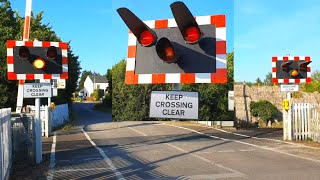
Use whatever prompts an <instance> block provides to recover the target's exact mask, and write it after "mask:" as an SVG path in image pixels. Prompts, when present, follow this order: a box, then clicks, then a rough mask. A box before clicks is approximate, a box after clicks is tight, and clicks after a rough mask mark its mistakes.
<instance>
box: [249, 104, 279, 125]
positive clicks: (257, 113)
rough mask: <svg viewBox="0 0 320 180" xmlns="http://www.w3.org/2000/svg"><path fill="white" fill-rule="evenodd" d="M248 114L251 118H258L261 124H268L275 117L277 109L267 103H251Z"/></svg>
mask: <svg viewBox="0 0 320 180" xmlns="http://www.w3.org/2000/svg"><path fill="white" fill-rule="evenodd" d="M250 112H251V115H252V116H254V117H258V118H260V119H261V120H262V121H263V122H265V123H268V122H269V121H272V120H273V119H274V118H275V117H276V115H277V113H278V109H277V108H276V107H275V106H274V105H273V104H272V103H270V102H269V101H265V100H263V101H258V102H254V101H252V102H251V103H250Z"/></svg>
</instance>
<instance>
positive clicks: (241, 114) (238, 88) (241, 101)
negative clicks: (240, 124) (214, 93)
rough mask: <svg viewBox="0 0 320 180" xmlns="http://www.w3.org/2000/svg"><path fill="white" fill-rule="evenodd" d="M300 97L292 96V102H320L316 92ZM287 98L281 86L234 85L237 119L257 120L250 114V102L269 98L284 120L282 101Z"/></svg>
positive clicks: (278, 116) (302, 94) (280, 118)
mask: <svg viewBox="0 0 320 180" xmlns="http://www.w3.org/2000/svg"><path fill="white" fill-rule="evenodd" d="M299 94H300V95H301V97H300V98H292V102H308V103H316V104H319V103H320V95H319V93H318V92H315V93H304V92H301V91H300V93H299ZM284 98H286V93H284V92H280V87H279V86H260V87H257V86H252V87H249V86H247V85H244V84H236V85H234V101H235V102H234V103H235V114H236V120H248V121H251V122H255V120H256V119H255V118H254V117H252V116H251V114H250V102H251V101H259V100H267V101H269V102H271V103H272V104H274V105H275V106H276V107H277V109H278V110H279V113H278V115H277V117H276V119H278V120H282V101H283V99H284Z"/></svg>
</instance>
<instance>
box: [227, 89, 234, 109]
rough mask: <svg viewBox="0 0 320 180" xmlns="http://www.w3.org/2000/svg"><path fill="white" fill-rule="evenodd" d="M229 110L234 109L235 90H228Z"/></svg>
mask: <svg viewBox="0 0 320 180" xmlns="http://www.w3.org/2000/svg"><path fill="white" fill-rule="evenodd" d="M228 110H229V111H234V91H228Z"/></svg>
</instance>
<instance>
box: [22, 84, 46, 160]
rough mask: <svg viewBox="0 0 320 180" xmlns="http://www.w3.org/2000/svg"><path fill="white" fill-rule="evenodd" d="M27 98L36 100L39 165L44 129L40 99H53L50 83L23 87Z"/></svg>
mask: <svg viewBox="0 0 320 180" xmlns="http://www.w3.org/2000/svg"><path fill="white" fill-rule="evenodd" d="M23 96H24V97H25V98H35V113H36V115H35V123H34V128H35V161H36V163H37V164H39V163H40V162H41V161H42V137H41V134H42V132H41V131H42V128H41V118H40V98H49V99H50V98H51V96H52V92H51V84H50V83H26V84H24V87H23Z"/></svg>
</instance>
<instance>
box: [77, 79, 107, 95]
mask: <svg viewBox="0 0 320 180" xmlns="http://www.w3.org/2000/svg"><path fill="white" fill-rule="evenodd" d="M107 87H108V81H107V78H106V77H105V76H94V75H88V76H87V78H86V80H85V81H84V88H83V96H84V97H90V95H91V94H92V93H93V91H94V90H96V89H100V90H101V91H103V93H105V92H106V89H107Z"/></svg>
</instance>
